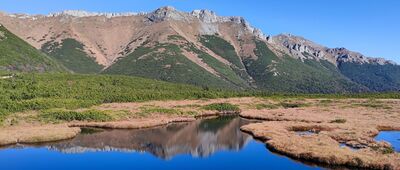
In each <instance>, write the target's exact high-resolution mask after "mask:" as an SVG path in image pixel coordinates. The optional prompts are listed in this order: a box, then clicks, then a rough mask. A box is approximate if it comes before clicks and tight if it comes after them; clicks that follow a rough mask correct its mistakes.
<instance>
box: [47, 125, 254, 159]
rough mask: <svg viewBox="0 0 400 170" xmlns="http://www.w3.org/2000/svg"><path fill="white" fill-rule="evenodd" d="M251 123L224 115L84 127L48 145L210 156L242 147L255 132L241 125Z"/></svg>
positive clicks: (76, 149)
mask: <svg viewBox="0 0 400 170" xmlns="http://www.w3.org/2000/svg"><path fill="white" fill-rule="evenodd" d="M248 123H250V121H249V120H245V119H241V118H238V117H220V118H216V119H207V120H198V121H195V122H191V123H180V124H171V125H168V126H162V127H158V128H152V129H142V130H103V131H100V132H99V130H97V129H83V131H82V132H83V133H82V134H80V135H78V136H77V137H76V138H74V139H72V140H68V141H63V142H58V143H54V144H47V145H46V146H47V147H48V148H49V149H51V150H57V151H60V152H63V153H83V152H96V151H126V152H133V151H136V152H149V153H151V154H153V155H155V156H157V157H159V158H162V159H171V158H172V157H174V156H176V155H179V154H190V155H192V156H194V157H207V156H209V155H211V154H213V153H215V152H217V151H221V150H234V151H238V150H240V149H242V148H243V146H244V145H246V143H247V142H248V141H250V140H251V136H250V135H248V134H245V133H243V132H241V131H240V127H241V126H243V125H245V124H248Z"/></svg>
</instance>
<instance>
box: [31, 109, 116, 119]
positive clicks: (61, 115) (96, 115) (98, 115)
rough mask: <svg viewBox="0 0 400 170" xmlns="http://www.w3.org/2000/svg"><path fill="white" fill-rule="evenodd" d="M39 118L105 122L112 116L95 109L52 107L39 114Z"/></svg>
mask: <svg viewBox="0 0 400 170" xmlns="http://www.w3.org/2000/svg"><path fill="white" fill-rule="evenodd" d="M39 117H40V118H42V119H44V120H49V121H96V122H105V121H110V120H112V117H111V116H110V115H108V114H106V113H104V112H101V111H97V110H87V111H83V112H77V111H71V110H61V109H52V110H48V111H45V112H44V113H42V114H40V115H39Z"/></svg>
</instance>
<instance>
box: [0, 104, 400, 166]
mask: <svg viewBox="0 0 400 170" xmlns="http://www.w3.org/2000/svg"><path fill="white" fill-rule="evenodd" d="M212 103H230V104H234V105H237V106H239V107H240V109H241V110H242V112H241V113H240V116H242V117H244V118H249V119H258V120H261V121H262V122H261V123H256V124H249V125H247V126H244V127H242V130H243V131H246V132H248V133H251V134H253V135H254V136H255V137H257V138H260V139H262V140H264V141H265V143H266V144H267V145H268V146H269V148H270V149H272V150H274V151H276V152H279V153H281V154H285V155H287V156H290V157H292V158H295V159H302V160H308V161H314V162H319V163H325V164H329V165H339V166H352V167H358V168H374V169H400V154H399V153H391V152H389V151H390V150H389V149H388V148H390V144H388V143H386V142H377V141H375V140H374V139H373V138H374V137H375V136H376V135H377V134H378V133H379V131H382V130H400V123H399V122H400V100H394V99H393V100H367V99H336V100H331V99H290V100H288V99H263V98H249V97H248V98H230V99H211V100H182V101H151V102H141V103H111V104H103V105H100V106H96V107H93V108H90V109H95V110H100V111H105V112H107V113H109V114H110V115H111V116H113V117H115V118H116V119H115V120H113V121H112V122H82V121H74V122H68V123H65V124H49V125H46V124H43V122H40V121H37V120H36V121H35V119H34V117H35V115H36V114H39V113H37V112H27V113H18V114H16V115H15V116H13V117H11V118H12V120H13V119H18V120H19V121H18V122H17V123H13V124H11V123H9V124H7V125H5V126H4V127H2V128H0V145H8V144H15V143H35V142H48V141H56V140H63V139H68V138H72V137H74V136H76V135H77V134H78V133H79V128H78V127H99V128H118V129H139V128H150V127H155V126H161V125H165V124H168V123H173V122H188V121H194V120H196V119H197V118H202V117H207V116H217V115H218V114H219V113H218V112H216V111H208V110H204V109H203V106H206V105H209V104H212ZM282 103H284V104H282ZM299 103H300V104H299ZM285 106H295V107H294V108H289V107H285ZM143 108H157V109H154V110H155V111H157V112H148V113H147V114H146V115H143V114H140V113H141V112H143ZM145 110H146V109H145ZM162 110H168V111H171V110H176V111H177V112H176V113H187V112H193V113H196V114H174V113H175V112H171V113H172V114H171V113H159V112H158V111H162ZM10 122H12V121H10ZM297 131H308V132H313V133H311V134H299V133H298V132H297ZM340 144H345V145H347V146H350V147H343V146H341V145H340ZM351 147H354V148H358V149H356V150H355V149H352V148H351Z"/></svg>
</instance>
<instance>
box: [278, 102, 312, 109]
mask: <svg viewBox="0 0 400 170" xmlns="http://www.w3.org/2000/svg"><path fill="white" fill-rule="evenodd" d="M280 105H281V106H282V107H283V108H285V109H287V108H298V107H306V106H308V104H305V103H291V102H281V103H280Z"/></svg>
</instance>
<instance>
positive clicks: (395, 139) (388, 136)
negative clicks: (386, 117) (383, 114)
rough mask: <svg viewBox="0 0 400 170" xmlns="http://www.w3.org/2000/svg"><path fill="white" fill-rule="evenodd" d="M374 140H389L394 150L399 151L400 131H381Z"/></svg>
mask: <svg viewBox="0 0 400 170" xmlns="http://www.w3.org/2000/svg"><path fill="white" fill-rule="evenodd" d="M375 140H377V141H386V142H389V143H390V144H391V145H392V146H393V148H394V150H395V151H396V152H400V131H381V132H379V134H378V136H376V137H375Z"/></svg>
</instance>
